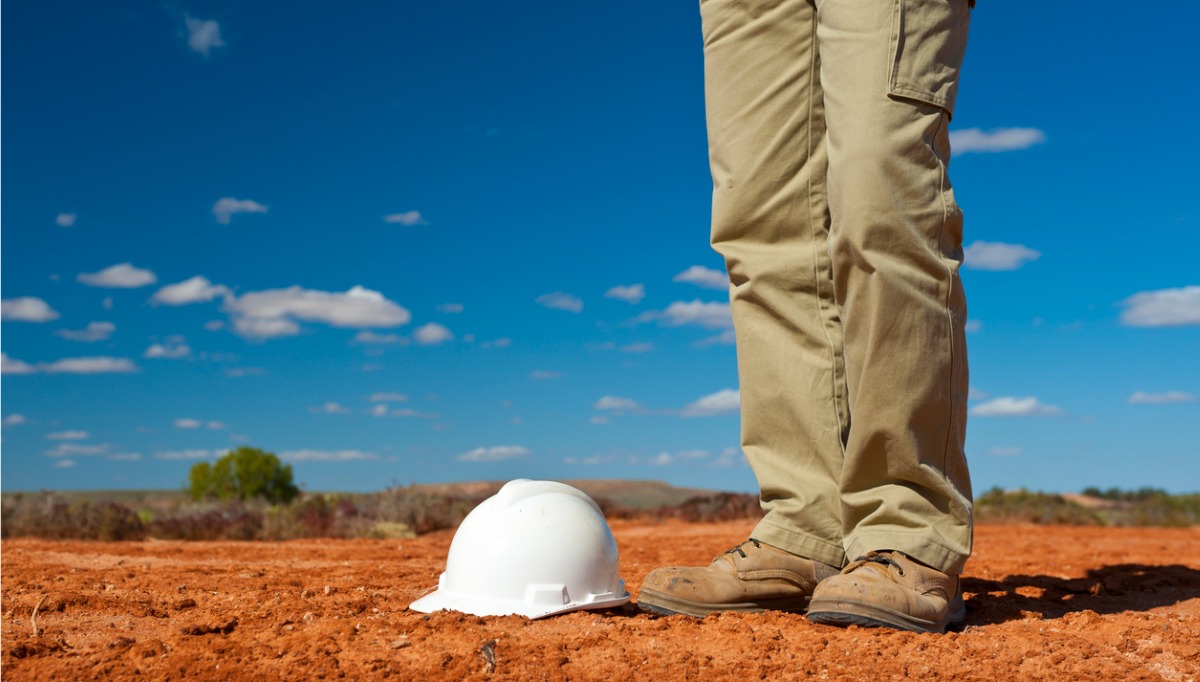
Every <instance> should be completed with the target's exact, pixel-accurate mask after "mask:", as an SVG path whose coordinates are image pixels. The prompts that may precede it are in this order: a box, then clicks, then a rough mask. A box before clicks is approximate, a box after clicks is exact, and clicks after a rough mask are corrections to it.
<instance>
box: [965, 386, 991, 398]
mask: <svg viewBox="0 0 1200 682" xmlns="http://www.w3.org/2000/svg"><path fill="white" fill-rule="evenodd" d="M987 397H988V392H987V391H984V390H983V389H979V388H975V387H974V386H971V387H969V388H967V400H983V399H984V398H987Z"/></svg>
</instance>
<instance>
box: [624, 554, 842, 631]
mask: <svg viewBox="0 0 1200 682" xmlns="http://www.w3.org/2000/svg"><path fill="white" fill-rule="evenodd" d="M836 575H837V569H836V568H834V567H833V566H828V565H826V564H822V563H820V562H816V561H810V560H809V559H805V558H804V557H799V556H796V555H795V554H789V553H788V552H785V551H783V550H782V549H778V548H776V547H772V546H770V545H768V544H765V543H762V542H759V541H758V540H755V539H754V538H750V539H749V540H748V541H746V542H743V543H742V544H740V545H738V546H737V547H734V548H733V549H731V550H729V551H728V552H725V553H724V554H719V555H717V556H716V557H715V558H713V561H712V563H711V564H709V565H708V566H707V567H704V568H690V567H681V566H670V567H667V568H658V569H655V570H653V571H651V572H650V575H648V576H646V580H645V582H643V583H642V589H641V592H640V593H639V594H638V607H639V608H641V609H642V610H643V611H648V612H650V613H658V614H663V615H672V614H677V613H682V614H687V615H689V616H699V617H703V616H706V615H708V614H710V613H713V612H715V611H741V612H743V613H757V612H759V611H763V610H766V609H772V610H777V611H793V612H796V613H803V612H804V609H805V608H806V607H807V606H808V599H809V597H811V596H812V592H813V588H814V587H816V586H817V583H818V582H819V581H820V580H821V579H822V578H826V577H830V576H836Z"/></svg>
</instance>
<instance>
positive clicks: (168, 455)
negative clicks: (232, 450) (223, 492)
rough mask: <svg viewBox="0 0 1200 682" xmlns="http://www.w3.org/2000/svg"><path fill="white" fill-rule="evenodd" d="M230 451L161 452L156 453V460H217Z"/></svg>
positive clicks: (193, 450)
mask: <svg viewBox="0 0 1200 682" xmlns="http://www.w3.org/2000/svg"><path fill="white" fill-rule="evenodd" d="M227 452H229V450H202V449H192V450H159V451H158V452H156V453H154V458H155V459H172V460H176V459H216V458H217V457H222V456H224V455H225V453H227Z"/></svg>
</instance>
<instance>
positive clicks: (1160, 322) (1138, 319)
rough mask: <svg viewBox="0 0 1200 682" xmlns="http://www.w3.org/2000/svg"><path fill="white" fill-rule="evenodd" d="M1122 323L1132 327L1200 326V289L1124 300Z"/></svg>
mask: <svg viewBox="0 0 1200 682" xmlns="http://www.w3.org/2000/svg"><path fill="white" fill-rule="evenodd" d="M1121 305H1122V306H1124V307H1125V310H1124V311H1123V312H1122V313H1121V324H1124V325H1127V326H1130V327H1186V326H1192V325H1200V286H1195V285H1193V286H1186V287H1182V288H1179V289H1158V290H1156V291H1142V292H1139V293H1136V294H1134V295H1133V296H1130V297H1129V298H1127V299H1125V300H1124V301H1121Z"/></svg>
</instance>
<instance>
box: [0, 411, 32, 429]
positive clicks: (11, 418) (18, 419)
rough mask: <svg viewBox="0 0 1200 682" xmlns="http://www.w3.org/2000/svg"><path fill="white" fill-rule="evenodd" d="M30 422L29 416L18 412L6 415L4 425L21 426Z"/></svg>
mask: <svg viewBox="0 0 1200 682" xmlns="http://www.w3.org/2000/svg"><path fill="white" fill-rule="evenodd" d="M28 422H29V418H28V417H26V416H25V415H23V414H18V413H16V412H14V413H12V414H10V415H7V416H5V417H4V421H3V424H4V426H20V425H21V424H26V423H28Z"/></svg>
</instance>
